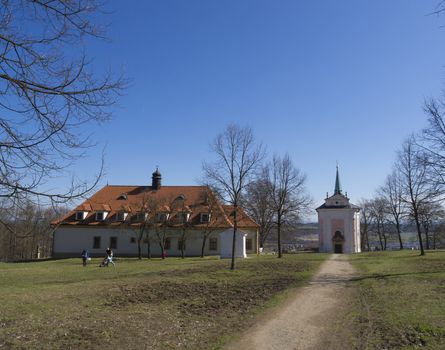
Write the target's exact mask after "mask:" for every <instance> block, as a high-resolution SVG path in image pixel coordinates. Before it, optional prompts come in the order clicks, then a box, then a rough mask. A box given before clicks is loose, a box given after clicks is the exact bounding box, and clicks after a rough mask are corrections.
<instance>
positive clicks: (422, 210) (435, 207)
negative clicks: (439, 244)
mask: <svg viewBox="0 0 445 350" xmlns="http://www.w3.org/2000/svg"><path fill="white" fill-rule="evenodd" d="M419 217H420V222H421V224H422V227H423V232H424V234H425V246H426V249H431V244H430V238H431V237H430V236H431V234H432V235H433V237H432V239H433V242H432V243H433V244H432V247H433V249H436V241H437V239H436V235H437V227H438V226H439V223H440V222H441V221H442V220H443V218H444V211H443V208H442V207H441V206H440V204H438V203H436V204H431V203H425V204H422V205H421V206H420V207H419Z"/></svg>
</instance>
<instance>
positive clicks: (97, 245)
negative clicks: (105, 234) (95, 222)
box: [93, 236, 100, 249]
mask: <svg viewBox="0 0 445 350" xmlns="http://www.w3.org/2000/svg"><path fill="white" fill-rule="evenodd" d="M99 248H100V236H95V237H94V238H93V249H99Z"/></svg>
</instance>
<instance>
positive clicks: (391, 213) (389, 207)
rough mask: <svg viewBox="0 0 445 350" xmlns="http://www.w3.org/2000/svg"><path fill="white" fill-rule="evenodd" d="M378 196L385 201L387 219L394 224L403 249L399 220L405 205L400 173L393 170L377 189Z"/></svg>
mask: <svg viewBox="0 0 445 350" xmlns="http://www.w3.org/2000/svg"><path fill="white" fill-rule="evenodd" d="M378 192H379V196H380V198H382V199H383V200H384V201H385V202H386V212H387V214H388V215H387V220H388V221H390V222H391V223H392V224H394V226H395V228H396V233H397V237H398V240H399V246H400V249H401V250H402V249H403V242H402V230H401V220H402V219H403V218H404V217H405V216H406V205H405V202H404V201H403V184H402V179H401V176H400V173H399V172H398V171H397V170H394V171H393V172H392V173H391V174H390V175H388V177H387V178H386V180H385V184H384V185H383V186H382V187H380V189H379V191H378Z"/></svg>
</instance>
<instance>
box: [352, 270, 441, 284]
mask: <svg viewBox="0 0 445 350" xmlns="http://www.w3.org/2000/svg"><path fill="white" fill-rule="evenodd" d="M443 273H444V271H420V272H404V273H386V274H372V275H368V276H360V277H352V278H350V279H349V281H351V282H357V281H363V280H369V279H375V280H379V279H385V278H391V277H401V276H415V275H431V274H443Z"/></svg>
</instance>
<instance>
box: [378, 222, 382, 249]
mask: <svg viewBox="0 0 445 350" xmlns="http://www.w3.org/2000/svg"><path fill="white" fill-rule="evenodd" d="M377 234H378V235H379V242H380V249H381V250H383V241H382V233H381V232H380V225H379V224H377Z"/></svg>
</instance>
